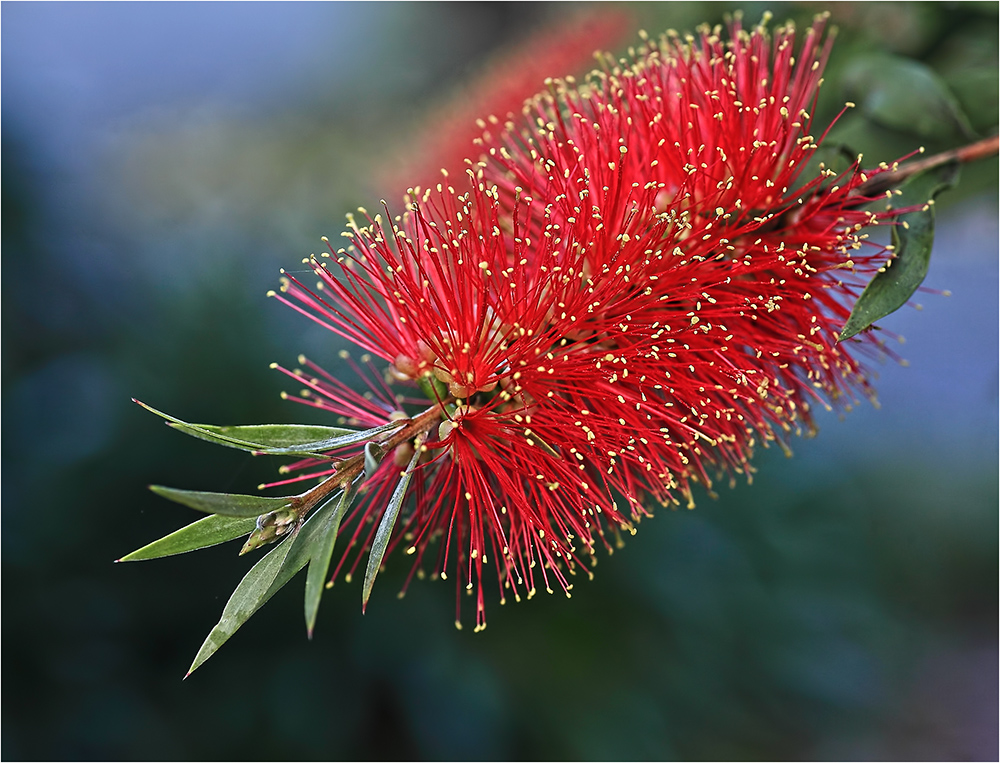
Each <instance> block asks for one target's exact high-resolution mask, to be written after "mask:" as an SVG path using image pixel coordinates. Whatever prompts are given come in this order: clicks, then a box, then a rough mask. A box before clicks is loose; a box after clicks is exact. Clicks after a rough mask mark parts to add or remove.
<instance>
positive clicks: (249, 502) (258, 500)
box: [149, 485, 296, 517]
mask: <svg viewBox="0 0 1000 763" xmlns="http://www.w3.org/2000/svg"><path fill="white" fill-rule="evenodd" d="M149 489H150V490H152V491H153V492H154V493H156V494H157V495H161V496H163V497H164V498H166V499H167V500H170V501H175V502H177V503H182V504H184V505H185V506H190V507H191V508H192V509H197V510H198V511H204V512H205V513H207V514H222V515H224V516H227V517H259V516H260V515H261V514H266V513H267V512H269V511H275V510H276V509H281V508H284V507H285V506H290V505H291V504H292V501H294V500H295V498H296V497H295V496H291V495H286V496H278V497H266V496H263V495H238V494H235V493H204V492H201V491H199V490H178V489H176V488H172V487H163V486H162V485H150V486H149Z"/></svg>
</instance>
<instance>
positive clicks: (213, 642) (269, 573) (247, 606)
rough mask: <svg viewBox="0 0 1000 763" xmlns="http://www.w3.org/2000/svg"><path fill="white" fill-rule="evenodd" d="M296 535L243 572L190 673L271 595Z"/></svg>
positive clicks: (216, 649)
mask: <svg viewBox="0 0 1000 763" xmlns="http://www.w3.org/2000/svg"><path fill="white" fill-rule="evenodd" d="M296 539H297V533H296V534H293V535H292V536H290V537H289V538H288V540H286V541H285V542H284V543H281V544H280V545H278V546H277V547H275V548H274V549H272V550H271V551H269V552H268V553H267V554H266V555H265V556H264V557H263V558H261V560H260V561H259V562H257V564H255V565H254V566H253V567H251V568H250V571H249V572H248V573H247V574H246V575H244V576H243V580H241V581H240V583H239V585H238V586H236V590H235V591H233V595H232V596H230V597H229V601H227V602H226V606H225V608H224V609H223V610H222V617H221V618H220V619H219V622H218V624H216V626H215V627H214V628H212V632H211V633H209V634H208V638H206V639H205V642H204V643H203V644H202V645H201V649H199V650H198V654H197V655H195V658H194V662H192V663H191V667H190V668H188V672H187V675H188V676H189V675H191V674H192V673H193V672H194V671H195V670H197V669H198V667H199V666H200V665H201V664H202V663H204V662H205V660H207V659H208V658H209V657H211V656H212V655H213V654H215V653H216V652H217V651H218V650H219V647H220V646H222V645H223V644H224V643H226V641H228V640H229V637H230V636H232V635H233V634H234V633H236V631H237V630H238V629H239V627H240V626H241V625H243V623H245V622H246V621H247V620H249V619H250V616H251V615H253V613H254V612H256V611H257V610H258V609H260V607H261V606H262V605H263V604H264V602H266V601H267V600H268V599H269V598H270V597H271V594H270V593H269V591H270V590H271V587H272V585H273V584H274V582H275V580H276V578H277V577H278V573H280V572H281V569H282V566H283V565H284V563H285V558H286V557H287V556H288V552H289V550H290V549H291V548H292V545H293V544H294V543H295V541H296ZM186 677H187V676H185V678H186Z"/></svg>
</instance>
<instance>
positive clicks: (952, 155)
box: [853, 135, 1000, 198]
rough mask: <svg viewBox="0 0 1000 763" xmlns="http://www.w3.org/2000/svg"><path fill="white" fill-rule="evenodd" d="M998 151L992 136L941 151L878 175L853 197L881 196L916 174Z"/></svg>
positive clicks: (999, 145) (999, 143)
mask: <svg viewBox="0 0 1000 763" xmlns="http://www.w3.org/2000/svg"><path fill="white" fill-rule="evenodd" d="M998 149H1000V137H998V136H996V135H993V136H991V137H989V138H984V139H983V140H980V141H976V142H975V143H971V144H969V145H968V146H962V147H961V148H954V149H952V150H951V151H943V152H942V153H940V154H935V155H934V156H928V157H927V158H926V159H917V160H916V161H911V162H907V163H906V164H903V165H902V166H899V167H898V168H897V169H895V170H893V171H892V172H882V173H879V174H878V175H876V176H875V177H873V178H872V179H871V180H868V181H867V182H865V183H862V184H861V185H859V186H858V187H857V188H855V189H854V194H853V195H856V196H866V197H869V198H870V197H874V196H881V195H882V194H884V193H885V192H886V191H887V190H889V189H890V188H894V187H895V186H898V185H901V184H902V183H904V182H905V181H906V180H907V179H909V178H910V177H912V176H913V175H916V174H917V173H920V172H924V171H925V170H929V169H933V168H934V167H938V166H940V165H942V164H947V163H948V162H953V161H957V162H959V163H962V164H964V163H966V162H974V161H976V160H978V159H985V158H986V157H987V156H993V155H994V154H996V153H997V152H998Z"/></svg>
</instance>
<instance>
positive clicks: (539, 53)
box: [381, 7, 632, 198]
mask: <svg viewBox="0 0 1000 763" xmlns="http://www.w3.org/2000/svg"><path fill="white" fill-rule="evenodd" d="M631 29H632V23H631V18H630V16H629V14H628V13H626V12H624V11H623V10H622V9H620V8H610V7H605V8H600V9H598V10H596V11H588V12H586V13H583V14H577V15H575V16H570V17H569V18H563V19H561V20H560V22H559V23H558V24H553V25H550V26H547V27H544V28H542V29H540V30H538V31H537V32H535V33H533V34H531V35H530V36H528V37H527V38H526V39H525V40H523V41H521V42H519V43H518V44H516V45H514V46H512V47H510V48H507V49H505V50H503V51H501V52H500V53H499V54H498V55H496V56H495V57H494V58H493V59H492V60H491V61H490V62H489V63H488V64H487V65H486V66H485V67H484V68H483V70H482V72H481V73H480V74H479V75H478V76H476V77H474V78H473V79H472V80H471V81H469V82H466V83H465V84H464V85H463V86H462V88H461V91H460V92H458V93H455V94H453V95H452V97H451V98H450V99H449V100H448V101H446V102H445V103H444V104H443V105H441V107H440V108H439V109H437V110H435V111H433V112H432V113H431V118H430V119H428V120H427V123H426V124H425V125H424V126H423V127H422V128H421V129H420V131H419V132H418V135H417V137H416V138H415V139H413V140H408V141H407V145H406V153H405V155H402V156H400V157H399V161H397V162H394V163H393V166H392V168H391V169H389V168H387V170H386V172H385V177H383V178H382V181H381V185H382V186H384V187H385V188H386V189H396V190H397V191H398V194H399V197H400V198H402V195H403V194H404V193H405V192H406V190H407V189H408V188H413V187H422V188H433V187H434V186H436V185H437V183H438V182H440V180H441V177H442V175H441V170H442V169H444V170H445V172H447V173H448V174H450V175H452V176H461V175H462V173H463V172H464V171H465V160H466V159H467V158H468V157H470V156H473V155H474V154H475V153H476V151H475V146H474V142H475V140H476V138H478V137H479V136H480V134H481V133H482V127H483V122H482V120H483V119H484V118H485V117H487V116H488V115H490V114H496V115H498V116H500V117H501V118H506V117H507V116H508V115H509V114H517V113H520V111H521V108H522V107H523V105H524V102H525V101H527V100H528V99H530V98H531V97H533V96H534V95H535V94H536V93H537V92H538V91H539V90H540V89H541V88H542V87H543V86H544V84H545V80H546V78H548V77H553V76H568V75H572V74H577V73H582V72H585V71H586V70H588V69H590V68H592V67H593V65H594V51H596V50H599V49H604V48H609V47H614V46H616V45H618V44H619V42H621V41H622V40H624V39H625V37H626V35H627V34H629V32H630V31H631ZM393 193H394V194H395V191H394V192H393ZM393 197H394V196H393Z"/></svg>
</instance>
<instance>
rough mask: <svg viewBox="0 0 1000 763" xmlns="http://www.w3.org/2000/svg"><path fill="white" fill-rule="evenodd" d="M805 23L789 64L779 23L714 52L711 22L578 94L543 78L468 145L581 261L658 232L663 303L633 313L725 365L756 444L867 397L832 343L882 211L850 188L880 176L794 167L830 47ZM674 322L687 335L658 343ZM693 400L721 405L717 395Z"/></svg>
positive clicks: (716, 37)
mask: <svg viewBox="0 0 1000 763" xmlns="http://www.w3.org/2000/svg"><path fill="white" fill-rule="evenodd" d="M823 26H824V18H820V19H818V20H817V21H816V23H815V24H814V25H813V26H812V27H811V28H810V29H808V30H807V32H806V35H805V40H804V42H803V44H802V45H801V51H800V52H799V54H798V57H797V58H796V56H795V55H794V52H793V51H794V48H795V31H794V28H792V27H791V26H787V27H783V28H781V29H778V30H777V31H776V32H775V33H774V35H773V39H772V36H771V35H770V33H769V32H768V31H767V29H766V28H765V27H764V26H760V27H758V28H756V29H755V30H754V31H753V32H747V31H745V30H743V29H742V28H741V27H740V24H739V21H738V20H737V21H736V22H734V23H733V25H732V28H731V30H730V39H729V40H728V41H727V42H724V41H723V40H722V38H721V37H720V31H719V30H718V29H716V30H709V29H707V28H706V29H703V30H702V32H701V34H700V36H699V37H698V38H695V37H691V36H688V37H686V38H680V37H677V36H676V35H668V36H665V37H664V38H662V39H661V40H660V41H659V42H648V43H647V44H646V45H645V46H644V47H643V48H641V49H640V50H639V51H638V52H637V53H636V54H635V57H634V59H632V60H631V61H622V62H621V63H619V64H614V63H613V62H606V68H605V69H604V70H603V71H601V72H599V73H597V74H596V75H595V77H594V78H593V80H592V82H591V83H590V84H589V85H587V86H584V87H577V86H576V85H575V83H573V82H563V81H555V82H553V83H552V84H551V87H550V92H548V93H545V94H542V95H540V96H539V97H538V98H537V99H535V101H534V103H533V104H532V105H531V106H529V107H526V109H525V120H524V121H523V122H521V123H513V122H509V123H507V124H506V125H503V126H502V127H500V129H499V130H496V134H491V133H490V132H487V133H486V134H485V135H484V137H483V139H482V144H483V146H484V150H486V151H487V152H488V155H489V160H488V161H486V162H484V163H483V165H482V166H483V168H484V170H485V177H486V178H487V181H488V182H492V183H495V184H496V185H497V187H498V188H499V191H500V198H501V201H502V202H503V203H504V204H505V205H511V204H513V199H514V198H515V196H518V195H520V196H522V197H523V196H528V197H530V198H532V199H534V200H536V201H535V204H536V206H539V207H540V206H542V204H543V201H542V200H551V199H557V200H559V201H558V203H556V204H554V205H552V206H551V208H550V209H549V211H548V213H547V215H548V216H547V217H546V220H547V222H548V223H550V224H555V225H558V226H560V228H561V229H562V230H567V231H568V230H571V231H572V235H573V236H575V237H576V238H578V239H582V240H583V239H586V240H592V241H596V242H599V245H597V246H594V247H592V249H591V258H592V259H591V261H590V267H591V268H592V269H598V268H601V267H602V266H603V263H604V258H605V257H606V256H607V255H608V254H609V253H614V252H617V251H618V249H619V247H620V246H621V242H622V241H623V240H628V239H629V237H634V236H635V235H637V232H638V234H639V235H642V232H643V231H645V230H648V229H649V227H650V226H652V225H654V224H656V221H661V222H662V223H663V225H664V231H665V233H664V236H663V237H662V239H660V240H658V241H657V242H656V243H655V246H656V248H657V250H658V251H661V252H666V253H668V254H667V255H666V256H663V257H662V258H661V259H660V263H661V269H660V270H659V271H657V272H656V273H655V278H656V282H655V283H651V284H650V287H651V288H653V289H654V290H656V291H658V292H659V293H660V294H661V295H662V296H663V298H664V304H662V305H661V306H660V307H659V308H658V309H657V310H654V311H652V312H651V313H649V314H647V315H645V316H644V318H643V320H645V321H646V322H647V325H654V324H659V325H670V326H671V327H672V330H673V331H674V332H675V335H674V342H675V343H678V342H684V343H686V344H687V345H689V347H688V348H686V352H685V356H686V357H688V358H692V357H693V358H696V359H697V360H696V362H695V364H696V365H701V366H706V365H707V366H711V365H712V364H713V363H720V364H722V365H728V366H729V368H730V371H731V372H733V375H734V378H740V379H742V378H746V379H747V380H749V381H750V382H751V387H756V393H755V394H751V395H750V398H753V399H754V400H753V401H752V403H751V404H752V405H755V406H756V404H757V403H761V404H762V405H763V408H759V409H757V410H756V411H755V415H754V416H753V417H752V418H751V421H752V422H755V423H751V427H753V428H754V429H756V430H757V432H758V433H760V434H762V435H763V436H764V438H765V439H773V437H774V436H773V433H772V431H771V429H770V425H769V424H768V423H767V422H770V423H771V424H774V425H776V426H777V427H778V428H779V430H787V429H788V428H789V427H792V426H795V424H796V422H804V423H806V424H807V425H809V422H810V418H809V407H810V405H811V404H812V403H813V402H816V401H822V398H823V396H825V397H826V398H828V399H830V400H835V401H841V400H843V399H844V398H845V397H848V398H849V397H850V396H851V393H852V390H853V389H860V390H862V391H864V392H865V394H868V395H872V394H873V393H872V391H871V389H870V387H869V385H868V383H867V381H866V379H865V376H864V373H863V371H862V370H861V369H860V367H859V365H858V363H857V361H856V360H855V359H854V358H852V357H851V355H850V354H849V353H848V351H847V349H846V348H845V347H844V346H843V345H839V344H838V342H837V337H838V333H839V330H840V328H841V327H842V326H843V323H844V321H845V320H846V318H847V316H848V314H849V313H850V308H849V305H850V304H852V303H853V300H854V299H855V298H856V297H857V294H858V293H859V291H860V289H861V287H862V286H863V284H864V282H865V280H866V277H867V276H870V275H871V274H872V273H874V272H875V271H877V270H878V268H879V267H881V265H882V263H884V262H885V259H886V252H885V250H884V249H883V248H882V247H881V246H872V245H868V244H867V242H866V239H867V233H865V232H863V231H864V228H865V227H866V226H869V225H874V224H877V223H878V222H879V221H880V220H882V219H886V218H888V217H889V216H890V213H888V212H881V213H873V212H870V211H866V210H862V209H861V206H862V204H863V203H864V202H867V201H872V199H869V198H867V197H864V196H863V195H859V189H860V187H861V186H862V185H863V183H864V182H865V181H866V180H868V179H869V178H870V177H872V176H873V175H876V174H879V173H882V172H885V171H888V170H889V167H887V166H885V165H882V166H881V167H879V168H876V169H874V170H871V171H868V172H867V173H865V172H862V171H861V169H860V167H859V165H858V163H855V164H854V166H852V167H851V168H850V170H848V171H847V172H846V173H844V175H842V176H839V177H838V176H836V174H835V173H833V172H832V171H829V170H822V171H818V172H817V174H815V175H814V176H810V177H804V176H803V174H802V173H803V171H804V170H805V169H806V167H807V164H808V162H809V160H810V159H811V158H812V156H813V154H814V153H815V151H816V149H817V148H818V145H819V143H820V141H821V140H822V138H819V139H817V138H815V137H814V136H813V135H812V134H811V133H810V130H811V116H810V111H811V110H812V108H813V105H814V104H815V100H816V97H817V90H818V88H819V85H820V83H821V79H820V76H821V73H822V68H823V65H824V63H825V61H826V58H827V55H828V53H829V49H830V40H829V39H827V40H825V41H824V40H823ZM892 214H896V213H895V212H893V213H892ZM534 219H535V220H539V219H541V215H540V214H536V215H535V217H534ZM532 234H534V233H533V232H532ZM692 284H694V285H696V286H697V288H694V289H692V288H691V285H692ZM681 322H690V324H692V325H690V326H688V327H687V328H685V329H684V331H683V332H681V333H676V332H677V331H678V329H679V328H680V327H679V323H681ZM636 327H637V322H634V323H633V327H632V330H633V331H634V330H636ZM712 332H714V333H715V334H717V336H716V337H715V338H714V339H710V340H708V341H707V344H706V336H705V335H706V334H708V333H712ZM688 337H696V339H694V340H689V339H688ZM863 341H864V342H868V343H870V342H871V341H872V339H871V337H870V335H869V336H866V337H865V338H864V340H863ZM856 344H857V343H856ZM696 346H701V347H704V349H703V350H697V349H695V347H696ZM723 356H724V357H725V358H726V359H727V360H722V357H723ZM656 362H657V361H656V359H655V358H654V359H653V366H654V368H655V366H656ZM678 365H679V366H680V367H684V366H685V365H688V364H687V363H684V362H681V363H678ZM661 367H662V364H661ZM647 373H650V371H647ZM706 389H707V390H712V389H713V387H712V386H710V385H709V386H707V387H706ZM706 394H707V395H708V396H709V397H717V398H718V399H717V401H716V402H717V404H718V405H720V406H721V407H722V408H727V407H728V406H726V405H725V403H724V398H725V397H726V396H727V395H729V394H730V393H729V392H725V391H719V394H718V395H717V396H716V395H714V394H713V393H712V392H711V391H709V392H706ZM824 404H826V403H825V402H824ZM695 407H696V408H697V407H701V406H695ZM709 413H710V414H711V413H712V412H711V411H709ZM713 439H714V438H713ZM740 441H743V442H746V441H747V438H746V437H741V438H737V442H736V443H733V446H734V447H736V446H739V447H740V448H741V449H742V448H743V446H742V445H741V444H740Z"/></svg>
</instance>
